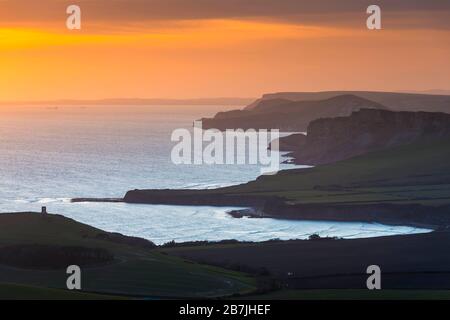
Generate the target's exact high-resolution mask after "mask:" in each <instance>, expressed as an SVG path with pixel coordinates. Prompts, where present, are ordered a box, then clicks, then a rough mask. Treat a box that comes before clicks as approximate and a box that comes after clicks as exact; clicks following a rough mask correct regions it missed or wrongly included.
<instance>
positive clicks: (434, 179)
mask: <svg viewBox="0 0 450 320" xmlns="http://www.w3.org/2000/svg"><path fill="white" fill-rule="evenodd" d="M210 192H217V190H216V191H210ZM220 192H222V193H227V194H248V195H264V196H279V197H283V198H285V199H287V200H288V201H289V202H290V203H328V204H333V203H336V204H355V203H358V204H365V203H418V204H424V205H431V206H433V205H443V204H450V140H442V141H433V142H422V143H415V144H411V145H404V146H400V147H395V148H392V149H387V150H383V151H379V152H373V153H369V154H366V155H363V156H359V157H355V158H352V159H349V160H344V161H340V162H337V163H333V164H328V165H320V166H317V167H314V168H310V169H296V170H288V171H282V172H280V173H279V174H277V175H274V176H262V177H260V178H258V179H257V180H256V181H253V182H250V183H247V184H244V185H240V186H236V187H229V188H224V189H220Z"/></svg>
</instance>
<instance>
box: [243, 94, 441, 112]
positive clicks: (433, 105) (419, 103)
mask: <svg viewBox="0 0 450 320" xmlns="http://www.w3.org/2000/svg"><path fill="white" fill-rule="evenodd" d="M346 94H351V95H356V96H358V97H361V98H364V99H368V100H372V101H374V102H377V103H380V104H382V105H384V106H386V107H387V108H389V109H391V110H394V111H428V112H450V95H436V94H419V93H399V92H376V91H322V92H279V93H270V94H265V95H263V97H262V98H261V99H258V100H256V101H255V102H253V103H252V104H250V105H249V106H248V107H247V108H246V110H252V109H254V108H256V107H257V106H258V105H259V103H260V102H261V101H266V100H273V99H287V100H291V101H311V100H324V99H330V98H333V97H336V96H340V95H346Z"/></svg>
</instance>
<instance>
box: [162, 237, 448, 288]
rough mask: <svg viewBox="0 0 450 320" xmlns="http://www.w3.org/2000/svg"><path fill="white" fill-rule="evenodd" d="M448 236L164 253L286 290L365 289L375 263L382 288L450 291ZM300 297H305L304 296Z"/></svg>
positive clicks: (203, 248) (200, 249)
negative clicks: (255, 276) (265, 278)
mask: <svg viewBox="0 0 450 320" xmlns="http://www.w3.org/2000/svg"><path fill="white" fill-rule="evenodd" d="M449 247H450V233H449V232H432V233H427V234H416V235H406V236H392V237H380V238H372V239H356V240H314V241H305V240H300V241H287V242H273V243H270V242H269V243H264V244H234V245H221V246H218V245H215V246H209V247H208V246H202V247H190V248H171V249H164V251H165V252H167V253H169V254H170V255H173V256H178V257H183V258H185V259H191V260H194V261H197V262H201V263H208V264H212V265H217V266H224V267H228V268H234V269H242V270H255V271H258V270H259V271H260V272H262V271H263V270H265V271H266V273H268V274H270V275H271V276H272V277H273V278H275V279H276V280H277V281H278V282H279V283H280V285H281V287H282V288H284V289H320V290H323V289H366V288H367V287H366V280H367V277H368V275H367V274H366V269H367V267H368V266H369V265H379V266H380V267H381V272H382V288H383V289H395V290H399V289H413V290H420V289H433V290H437V289H439V290H442V289H450V254H448V248H449ZM303 295H304V294H303Z"/></svg>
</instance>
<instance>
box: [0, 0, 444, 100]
mask: <svg viewBox="0 0 450 320" xmlns="http://www.w3.org/2000/svg"><path fill="white" fill-rule="evenodd" d="M70 4H77V5H79V6H80V7H81V10H82V29H81V30H80V31H69V30H67V29H66V27H65V24H66V18H67V14H66V7H67V6H68V5H70ZM370 4H378V5H379V6H380V7H381V9H382V26H383V30H377V31H370V30H368V29H367V28H366V18H367V16H368V15H367V14H366V8H367V6H368V5H370ZM449 57H450V1H448V0H442V1H438V0H436V1H433V0H432V1H414V0H404V1H403V0H389V1H387V0H386V1H364V0H348V1H336V0H323V1H309V0H295V1H294V0H239V1H238V0H226V1H225V0H222V1H217V0H148V1H144V0H126V1H125V0H96V1H94V0H89V1H63V0H41V1H28V0H0V101H17V100H20V101H30V100H52V99H102V98H120V97H121V98H200V97H225V96H229V97H256V96H260V95H261V94H263V93H267V92H275V91H318V90H338V89H344V90H346V89H348V90H389V91H397V90H418V91H420V90H428V89H446V90H449V89H450V64H449Z"/></svg>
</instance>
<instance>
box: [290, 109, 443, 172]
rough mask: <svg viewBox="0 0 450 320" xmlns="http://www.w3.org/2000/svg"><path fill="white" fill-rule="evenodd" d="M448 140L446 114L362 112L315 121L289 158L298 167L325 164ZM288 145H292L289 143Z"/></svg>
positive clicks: (374, 110)
mask: <svg viewBox="0 0 450 320" xmlns="http://www.w3.org/2000/svg"><path fill="white" fill-rule="evenodd" d="M444 137H450V114H446V113H432V112H393V111H388V110H376V109H362V110H360V111H357V112H353V113H352V114H351V116H349V117H337V118H326V119H319V120H315V121H313V122H311V124H310V125H309V127H308V135H307V136H306V143H305V141H303V139H299V141H298V143H299V145H300V147H298V148H297V149H296V150H293V151H294V152H293V154H292V156H294V157H295V162H296V163H299V164H311V165H316V164H325V163H331V162H336V161H339V160H343V159H348V158H351V157H354V156H357V155H361V154H364V153H368V152H372V151H376V150H380V149H384V148H389V147H394V146H398V145H403V144H409V143H413V142H415V141H419V140H425V139H430V140H434V139H439V138H444ZM291 144H292V142H291Z"/></svg>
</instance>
